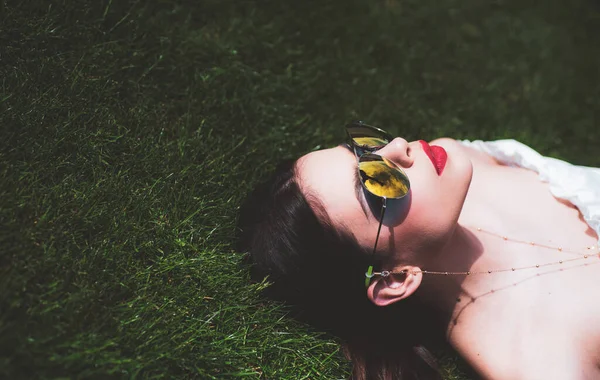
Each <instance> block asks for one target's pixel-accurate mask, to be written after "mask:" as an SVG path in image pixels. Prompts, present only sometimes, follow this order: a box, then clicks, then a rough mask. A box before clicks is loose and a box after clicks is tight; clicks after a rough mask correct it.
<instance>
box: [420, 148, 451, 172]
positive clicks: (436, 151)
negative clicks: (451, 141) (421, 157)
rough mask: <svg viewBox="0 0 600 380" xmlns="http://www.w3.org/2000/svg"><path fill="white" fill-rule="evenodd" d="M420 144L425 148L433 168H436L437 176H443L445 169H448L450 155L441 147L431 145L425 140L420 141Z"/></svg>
mask: <svg viewBox="0 0 600 380" xmlns="http://www.w3.org/2000/svg"><path fill="white" fill-rule="evenodd" d="M419 142H420V143H421V146H422V147H423V151H424V152H425V154H426V155H427V157H429V159H430V160H431V162H432V163H433V167H434V168H435V171H436V172H437V174H438V175H442V172H443V171H444V167H446V160H447V159H448V153H446V150H445V149H444V148H442V147H441V146H437V145H429V144H428V143H427V142H426V141H423V140H419Z"/></svg>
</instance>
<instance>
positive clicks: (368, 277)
mask: <svg viewBox="0 0 600 380" xmlns="http://www.w3.org/2000/svg"><path fill="white" fill-rule="evenodd" d="M386 207H387V198H385V197H383V204H382V205H381V219H379V227H378V228H377V236H376V237H375V245H374V246H373V252H372V253H371V256H374V255H375V251H377V242H379V233H380V232H381V226H382V225H383V217H384V216H385V209H386ZM365 275H366V278H365V287H369V284H370V283H371V278H372V277H373V265H369V268H368V269H367V273H365Z"/></svg>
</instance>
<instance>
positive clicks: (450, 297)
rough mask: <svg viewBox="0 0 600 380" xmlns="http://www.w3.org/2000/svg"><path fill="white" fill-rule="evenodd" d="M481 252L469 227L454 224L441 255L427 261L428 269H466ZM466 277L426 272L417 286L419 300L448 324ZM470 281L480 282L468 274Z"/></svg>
mask: <svg viewBox="0 0 600 380" xmlns="http://www.w3.org/2000/svg"><path fill="white" fill-rule="evenodd" d="M483 254H484V245H483V243H482V242H481V240H480V238H479V237H478V236H477V235H476V234H474V233H473V232H471V231H470V230H469V229H468V228H466V227H463V226H461V225H457V227H456V229H455V231H454V233H453V235H452V237H451V238H450V240H449V241H448V244H446V246H445V247H444V249H442V251H441V253H440V254H438V255H436V256H435V257H433V258H432V260H431V262H430V263H427V268H428V269H431V270H438V269H439V270H444V271H457V272H458V271H465V270H469V269H470V268H471V267H472V266H473V264H474V263H475V261H477V260H479V259H480V258H481V257H482V255H483ZM466 280H467V276H466V275H465V276H443V275H429V276H428V275H427V274H425V275H424V277H423V283H422V284H421V289H419V294H420V297H421V300H422V301H423V302H425V304H427V305H428V306H429V307H431V308H433V309H436V310H437V311H438V313H439V314H440V316H441V317H442V318H443V323H445V324H447V323H449V321H450V320H451V318H452V315H453V313H454V310H455V308H456V307H457V302H456V300H457V299H458V298H459V297H460V295H461V293H462V292H463V283H464V282H465V281H466ZM472 280H475V281H479V280H477V279H476V278H474V277H473V276H470V278H469V281H472Z"/></svg>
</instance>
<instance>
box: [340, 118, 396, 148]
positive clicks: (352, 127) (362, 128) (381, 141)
mask: <svg viewBox="0 0 600 380" xmlns="http://www.w3.org/2000/svg"><path fill="white" fill-rule="evenodd" d="M346 133H347V134H348V136H349V137H350V139H352V143H353V144H354V145H356V146H358V147H360V148H367V149H377V148H381V147H383V146H385V145H387V144H389V142H390V141H392V136H391V135H390V134H389V133H387V132H386V131H384V130H383V129H379V128H377V127H373V126H371V125H367V124H362V123H360V122H356V123H352V124H349V125H347V126H346Z"/></svg>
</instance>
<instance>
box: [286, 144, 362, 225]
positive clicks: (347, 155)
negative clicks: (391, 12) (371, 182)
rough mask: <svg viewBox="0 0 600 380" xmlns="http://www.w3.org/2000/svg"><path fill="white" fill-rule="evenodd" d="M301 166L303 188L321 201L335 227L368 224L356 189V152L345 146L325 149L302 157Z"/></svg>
mask: <svg viewBox="0 0 600 380" xmlns="http://www.w3.org/2000/svg"><path fill="white" fill-rule="evenodd" d="M297 165H298V166H297V175H298V182H299V184H300V187H301V188H302V190H303V191H304V192H305V194H310V195H311V196H314V197H316V198H317V199H318V200H319V201H320V202H321V204H322V206H323V207H324V208H325V211H326V212H327V215H328V216H329V218H330V219H331V221H332V222H333V224H334V225H335V226H340V227H347V228H350V229H351V230H353V229H354V228H355V227H360V226H364V225H365V224H368V219H367V216H366V215H365V213H364V211H363V209H362V207H361V204H360V202H359V200H358V198H357V196H358V194H357V192H356V190H355V180H354V179H355V176H356V172H357V170H358V168H357V162H356V157H355V156H354V153H352V152H351V151H349V150H348V149H347V148H345V147H342V146H338V147H335V148H331V149H323V150H319V151H315V152H311V153H309V154H307V155H304V156H302V157H300V159H298V164H297ZM309 201H310V199H309Z"/></svg>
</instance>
